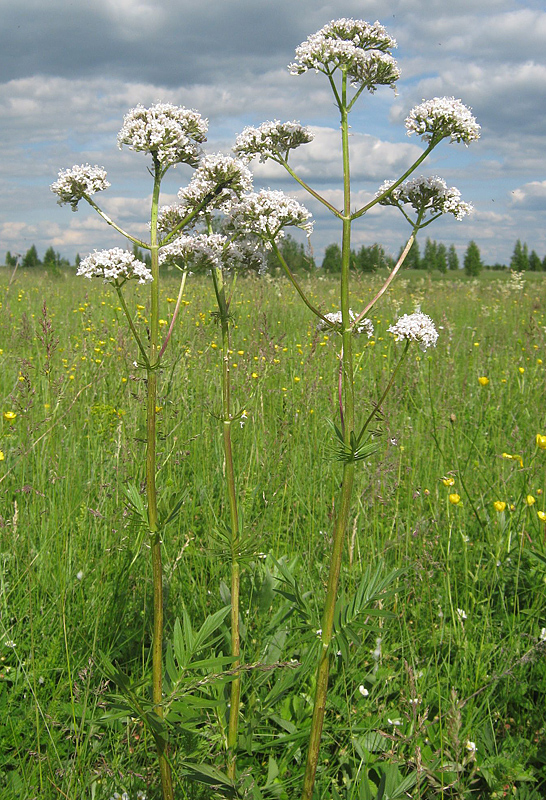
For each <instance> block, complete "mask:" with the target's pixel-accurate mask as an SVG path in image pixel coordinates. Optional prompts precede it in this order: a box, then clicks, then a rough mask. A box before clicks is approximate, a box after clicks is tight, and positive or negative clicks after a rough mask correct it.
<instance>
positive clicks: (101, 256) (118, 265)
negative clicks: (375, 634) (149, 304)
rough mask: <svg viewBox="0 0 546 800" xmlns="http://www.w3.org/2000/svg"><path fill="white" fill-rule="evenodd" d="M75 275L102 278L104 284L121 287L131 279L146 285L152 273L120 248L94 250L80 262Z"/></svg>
mask: <svg viewBox="0 0 546 800" xmlns="http://www.w3.org/2000/svg"><path fill="white" fill-rule="evenodd" d="M76 275H83V277H84V278H90V279H91V278H103V280H104V282H105V283H112V284H114V285H117V286H121V285H122V284H123V283H125V281H128V280H131V279H132V278H136V279H138V282H139V283H147V282H149V281H151V280H153V278H152V273H151V271H150V270H149V269H148V267H147V266H146V264H144V263H143V262H142V261H139V260H138V258H135V256H134V255H133V254H132V253H129V252H128V251H127V250H122V249H121V247H114V248H112V250H95V251H94V252H93V253H91V255H89V256H87V258H84V259H83V261H81V262H80V265H79V267H78V271H77V273H76Z"/></svg>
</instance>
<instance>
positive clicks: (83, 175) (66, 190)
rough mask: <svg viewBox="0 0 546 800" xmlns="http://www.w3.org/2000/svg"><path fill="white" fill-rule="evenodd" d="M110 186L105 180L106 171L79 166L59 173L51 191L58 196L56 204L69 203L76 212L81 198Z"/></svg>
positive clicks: (100, 168)
mask: <svg viewBox="0 0 546 800" xmlns="http://www.w3.org/2000/svg"><path fill="white" fill-rule="evenodd" d="M109 186H110V184H109V183H108V181H107V180H106V170H105V169H103V168H102V167H97V166H96V165H95V166H94V167H92V166H91V165H90V164H81V165H80V166H75V167H72V169H65V170H60V171H59V178H58V180H56V181H55V183H52V184H51V187H50V188H51V191H52V192H54V193H55V194H58V195H59V199H58V200H57V202H58V204H59V205H60V206H62V205H63V204H64V203H70V205H71V206H72V211H76V210H77V208H78V203H79V202H80V200H81V199H82V198H83V197H90V196H91V195H92V194H95V193H96V192H102V191H103V190H104V189H107V188H108V187H109Z"/></svg>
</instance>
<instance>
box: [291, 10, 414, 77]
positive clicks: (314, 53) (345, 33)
mask: <svg viewBox="0 0 546 800" xmlns="http://www.w3.org/2000/svg"><path fill="white" fill-rule="evenodd" d="M394 47H396V40H395V39H393V38H392V36H389V34H388V33H387V32H386V30H385V28H384V27H383V26H382V25H380V23H379V22H374V24H373V25H371V24H370V23H369V22H364V21H363V20H355V19H345V18H342V19H338V20H332V22H329V23H328V24H327V25H325V26H324V27H323V28H321V29H320V30H319V31H317V33H314V34H312V35H311V36H309V37H308V38H307V39H306V41H305V42H302V44H300V45H299V47H297V48H296V60H295V61H294V62H293V63H292V64H290V65H289V67H288V69H289V70H290V72H291V74H292V75H301V74H302V73H304V72H307V70H309V69H314V70H316V71H317V72H325V73H326V74H328V75H330V74H331V73H332V72H333V71H334V70H335V69H337V68H339V67H342V68H343V69H344V70H346V71H347V75H348V76H349V78H350V80H351V84H352V85H353V86H362V85H364V86H365V87H366V88H367V89H369V91H371V92H374V91H375V90H376V88H377V86H394V84H395V82H396V81H397V80H398V78H399V77H400V71H399V69H398V67H397V65H396V61H395V60H394V58H393V57H392V55H391V54H390V53H389V50H391V49H392V48H394Z"/></svg>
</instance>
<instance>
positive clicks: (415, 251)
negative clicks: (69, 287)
mask: <svg viewBox="0 0 546 800" xmlns="http://www.w3.org/2000/svg"><path fill="white" fill-rule="evenodd" d="M279 249H280V251H281V253H282V255H283V258H284V259H285V260H286V263H287V264H288V266H289V267H290V269H291V270H293V271H294V272H313V271H314V270H315V269H317V264H316V262H315V259H314V257H313V252H312V250H311V249H310V248H309V247H304V245H303V244H302V243H301V242H297V241H296V240H295V239H294V238H293V237H292V236H290V234H288V235H287V236H285V237H284V238H283V239H281V242H280V244H279ZM133 253H134V255H135V256H136V258H138V259H139V260H140V261H143V262H144V263H145V264H147V265H148V266H150V265H151V256H150V253H149V252H143V251H142V250H141V249H140V248H139V247H137V245H134V247H133ZM401 253H402V248H401V249H400V252H399V253H398V256H397V258H399V257H400V255H401ZM396 260H397V259H394V258H393V257H392V256H390V255H388V253H386V252H385V249H384V247H383V246H382V245H381V244H378V243H375V244H372V245H362V246H361V247H360V248H359V249H358V250H351V266H352V267H353V269H355V270H356V271H357V272H375V271H376V270H378V269H381V268H387V269H392V267H393V266H394V265H395V263H396ZM80 261H81V258H80V255H79V253H77V254H76V258H75V259H74V264H71V263H70V261H69V260H68V259H67V258H63V257H62V256H61V255H60V253H58V252H56V251H55V250H54V248H53V247H48V249H47V250H46V252H45V254H44V257H43V259H40V258H39V256H38V251H37V249H36V246H35V245H32V246H31V247H29V249H28V250H27V252H26V253H25V255H24V256H23V255H17V254H15V253H13V254H12V253H11V252H10V251H9V250H8V252H7V253H6V257H5V261H4V263H5V266H6V267H11V268H15V266H16V264H17V263H18V264H19V266H20V267H22V268H23V269H33V268H35V267H43V268H44V269H47V270H49V271H51V272H52V273H54V274H56V273H59V272H60V271H61V270H63V269H67V268H70V267H78V265H79V263H80ZM267 264H268V267H270V268H274V267H278V266H279V264H278V261H277V257H276V256H275V254H274V253H273V252H268V254H267ZM320 266H321V268H322V270H323V271H324V272H325V273H337V272H340V270H341V247H340V246H339V244H329V245H328V247H327V248H326V250H325V252H324V258H323V260H322V264H321V265H320ZM404 267H405V269H408V268H409V269H426V270H429V271H434V270H437V271H438V272H448V271H454V270H458V269H461V264H460V262H459V256H458V255H457V251H456V249H455V245H453V244H451V245H449V247H446V245H445V244H443V243H442V242H436V241H435V240H434V239H430V238H427V239H426V241H425V245H424V248H423V253H422V255H421V250H420V247H419V243H418V241H417V240H415V241H414V243H413V245H412V247H411V249H410V251H409V253H408V254H407V256H406V260H405V262H404ZM462 268H463V269H464V271H465V273H466V274H467V275H470V276H473V275H479V274H480V272H481V271H482V269H491V270H506V269H513V270H516V271H517V272H526V271H530V272H546V255H545V256H544V258H543V259H542V260H541V259H540V257H539V256H538V255H537V253H536V251H535V250H531V252H529V248H528V246H527V244H526V243H525V242H523V243H522V242H521V240H520V239H518V240H517V242H516V244H515V246H514V252H513V253H512V257H511V259H510V263H509V264H508V265H506V264H499V263H496V264H492V265H489V264H484V262H483V260H482V257H481V253H480V249H479V247H478V245H477V244H476V242H474V241H471V242H469V243H468V246H467V248H466V251H465V254H464V258H463V263H462Z"/></svg>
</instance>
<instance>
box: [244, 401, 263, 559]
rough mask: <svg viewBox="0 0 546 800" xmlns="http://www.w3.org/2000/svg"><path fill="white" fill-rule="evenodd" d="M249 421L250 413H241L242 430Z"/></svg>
mask: <svg viewBox="0 0 546 800" xmlns="http://www.w3.org/2000/svg"><path fill="white" fill-rule="evenodd" d="M247 419H248V413H247V412H246V411H243V412H242V413H241V418H240V420H239V425H240V426H241V428H244V427H245V422H246V421H247ZM258 555H262V553H259V554H258Z"/></svg>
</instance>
